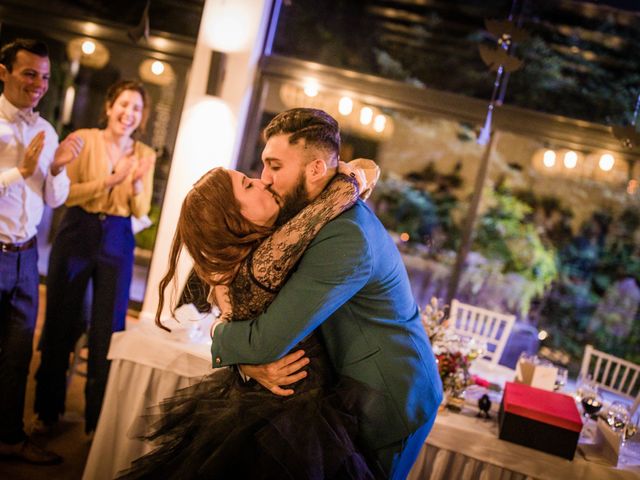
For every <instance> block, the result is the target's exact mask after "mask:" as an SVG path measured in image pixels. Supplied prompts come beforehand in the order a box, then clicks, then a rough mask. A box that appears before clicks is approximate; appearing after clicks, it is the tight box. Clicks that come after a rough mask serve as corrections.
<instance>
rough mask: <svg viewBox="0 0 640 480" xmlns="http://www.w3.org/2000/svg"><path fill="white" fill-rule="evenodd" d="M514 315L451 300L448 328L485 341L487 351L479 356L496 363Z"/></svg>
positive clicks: (456, 332)
mask: <svg viewBox="0 0 640 480" xmlns="http://www.w3.org/2000/svg"><path fill="white" fill-rule="evenodd" d="M515 320H516V317H515V316H514V315H507V314H504V313H498V312H493V311H491V310H487V309H484V308H480V307H476V306H473V305H468V304H466V303H462V302H459V301H458V300H453V301H452V302H451V310H450V313H449V328H451V329H452V330H453V331H454V333H455V334H456V335H459V336H461V337H471V338H475V339H476V340H478V341H481V342H486V344H487V351H486V352H485V353H484V354H483V355H482V356H481V357H480V359H483V360H485V361H486V362H488V363H490V364H492V365H497V364H498V362H499V361H500V357H501V356H502V352H503V351H504V347H505V345H506V344H507V340H508V339H509V335H511V329H512V328H513V324H514V323H515Z"/></svg>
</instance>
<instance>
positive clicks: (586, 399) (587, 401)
mask: <svg viewBox="0 0 640 480" xmlns="http://www.w3.org/2000/svg"><path fill="white" fill-rule="evenodd" d="M580 403H582V410H583V412H584V417H585V421H586V422H588V421H589V419H590V418H592V417H594V416H595V415H597V413H598V412H599V411H600V410H601V409H602V396H601V395H600V391H599V389H598V386H597V385H596V384H594V383H585V384H584V385H583V387H582V394H581V400H580Z"/></svg>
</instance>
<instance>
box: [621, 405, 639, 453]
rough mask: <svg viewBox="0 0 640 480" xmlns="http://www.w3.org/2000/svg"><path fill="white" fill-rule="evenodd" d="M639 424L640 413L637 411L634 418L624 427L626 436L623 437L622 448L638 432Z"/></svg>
mask: <svg viewBox="0 0 640 480" xmlns="http://www.w3.org/2000/svg"><path fill="white" fill-rule="evenodd" d="M638 424H640V412H638V411H636V413H635V414H634V415H633V417H632V418H629V419H628V420H627V423H626V425H625V426H624V434H623V435H622V446H624V444H625V442H626V441H627V440H629V439H630V438H631V437H633V436H634V435H635V434H636V433H637V432H638Z"/></svg>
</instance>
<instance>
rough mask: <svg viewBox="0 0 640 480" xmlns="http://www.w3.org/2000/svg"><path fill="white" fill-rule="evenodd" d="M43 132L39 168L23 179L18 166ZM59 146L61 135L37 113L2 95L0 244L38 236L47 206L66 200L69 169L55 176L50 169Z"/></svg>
mask: <svg viewBox="0 0 640 480" xmlns="http://www.w3.org/2000/svg"><path fill="white" fill-rule="evenodd" d="M43 130H44V131H45V142H44V147H43V149H42V153H41V154H40V159H39V161H38V167H37V168H36V170H35V172H34V173H33V175H31V177H29V178H27V179H24V178H23V177H22V175H21V174H20V171H19V170H18V165H20V162H21V161H22V158H23V157H24V154H25V151H26V149H27V147H28V146H29V143H30V142H31V140H32V139H33V137H35V136H36V134H38V133H39V132H41V131H43ZM57 147H58V134H57V133H56V131H55V130H54V129H53V127H52V126H51V124H50V123H49V122H47V121H46V120H44V119H43V118H41V117H40V116H39V115H38V114H37V113H34V112H24V111H21V110H19V109H17V108H16V107H15V106H14V105H12V104H11V103H10V102H9V101H8V100H7V99H6V98H5V96H4V95H0V242H3V243H22V242H26V241H27V240H29V239H30V238H31V237H33V236H34V235H35V234H36V228H37V226H38V224H39V223H40V220H41V219H42V212H43V210H44V203H46V204H47V205H49V206H50V207H52V208H55V207H58V206H60V205H62V204H63V203H64V201H65V200H66V199H67V195H68V194H69V177H67V172H66V170H65V169H64V168H63V169H62V171H61V172H60V173H58V175H56V176H53V175H52V174H51V171H50V169H49V168H50V166H51V163H52V162H53V157H54V154H55V151H56V148H57Z"/></svg>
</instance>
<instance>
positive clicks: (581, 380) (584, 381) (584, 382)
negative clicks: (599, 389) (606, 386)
mask: <svg viewBox="0 0 640 480" xmlns="http://www.w3.org/2000/svg"><path fill="white" fill-rule="evenodd" d="M592 383H593V379H592V377H591V374H590V373H587V374H585V375H583V374H579V375H578V380H577V381H576V392H575V394H574V397H575V399H576V401H577V402H580V401H582V394H583V390H584V389H585V387H587V388H588V386H589V385H591V384H592Z"/></svg>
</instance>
